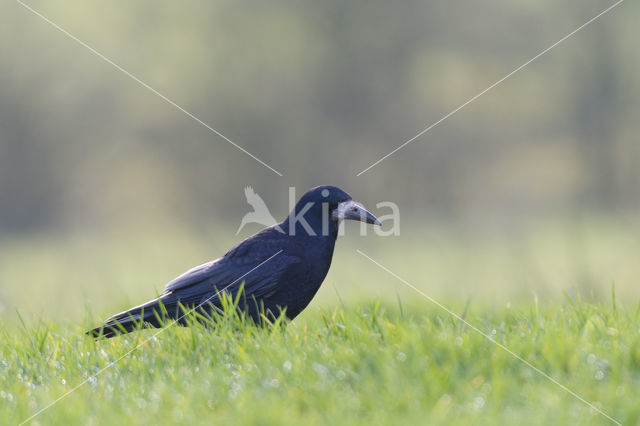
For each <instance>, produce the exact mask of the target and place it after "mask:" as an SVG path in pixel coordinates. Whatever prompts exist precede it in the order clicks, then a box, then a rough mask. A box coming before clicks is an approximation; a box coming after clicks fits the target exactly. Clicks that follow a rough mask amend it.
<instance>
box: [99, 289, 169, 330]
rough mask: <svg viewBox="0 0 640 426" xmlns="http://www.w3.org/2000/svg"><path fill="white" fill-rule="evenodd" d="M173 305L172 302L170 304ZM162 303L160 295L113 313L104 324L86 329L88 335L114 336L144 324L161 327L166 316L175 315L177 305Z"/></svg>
mask: <svg viewBox="0 0 640 426" xmlns="http://www.w3.org/2000/svg"><path fill="white" fill-rule="evenodd" d="M172 305H173V304H172ZM172 305H166V306H165V305H164V304H163V303H162V296H161V297H158V298H156V299H153V300H150V301H149V302H147V303H144V304H142V305H139V306H136V307H134V308H131V309H128V310H126V311H124V312H120V313H119V314H115V315H113V316H112V317H110V318H109V319H107V320H106V321H105V322H104V324H102V325H101V326H99V327H96V328H94V329H92V330H89V331H87V334H88V335H89V336H93V337H94V338H96V339H97V338H99V337H106V338H110V337H114V336H117V335H118V334H123V333H129V332H131V331H134V330H137V329H139V328H141V327H144V326H147V327H148V326H151V327H162V326H163V325H164V323H165V322H166V321H167V319H168V318H172V317H174V316H175V312H173V311H177V309H175V308H178V306H172Z"/></svg>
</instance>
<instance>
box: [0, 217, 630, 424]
mask: <svg viewBox="0 0 640 426" xmlns="http://www.w3.org/2000/svg"><path fill="white" fill-rule="evenodd" d="M234 229H235V228H234ZM431 229H432V231H425V230H424V229H422V230H421V229H419V228H414V229H413V230H412V232H411V233H408V232H407V233H405V234H403V236H402V238H401V239H395V240H394V239H390V238H377V237H376V236H375V235H370V236H367V237H364V238H355V237H353V236H350V235H347V236H345V237H342V238H341V239H340V241H339V242H338V245H337V248H336V253H335V256H334V262H333V266H332V269H331V271H330V273H329V275H328V277H327V279H326V280H325V283H324V284H323V286H322V288H321V290H320V292H319V294H318V295H317V297H316V298H315V299H314V301H313V302H312V303H311V305H310V306H309V308H308V309H307V310H306V311H305V312H304V313H303V314H302V315H300V316H299V317H298V318H296V320H295V321H293V322H291V323H289V324H288V325H287V326H286V327H284V328H282V327H276V328H269V329H258V328H256V327H253V326H246V325H244V324H242V323H241V322H239V321H238V320H237V319H235V320H234V319H232V318H227V319H226V320H225V321H224V322H223V323H222V324H219V325H217V326H215V327H208V328H206V327H202V326H198V327H195V328H191V329H184V328H180V327H171V328H169V329H167V330H166V331H163V332H162V333H161V334H158V335H157V336H155V337H153V338H152V339H151V340H150V341H148V342H147V343H146V344H145V345H144V346H141V347H140V348H138V349H136V350H135V351H134V352H132V353H130V354H128V355H127V356H125V357H123V358H122V359H121V360H119V361H117V362H116V363H115V364H114V365H113V367H110V368H108V369H106V370H105V371H104V372H102V373H100V374H97V376H96V377H95V379H94V378H91V377H93V375H96V373H97V372H99V371H100V370H101V369H103V368H104V367H106V366H108V365H109V364H110V363H111V362H113V361H116V360H118V359H119V358H120V357H121V356H123V355H125V354H127V353H128V352H129V351H130V350H132V349H134V348H136V347H137V345H139V344H140V343H143V342H145V341H146V339H149V338H150V337H151V336H153V333H154V332H153V331H149V330H145V331H141V332H139V333H135V334H132V335H129V336H124V337H118V338H115V339H111V340H108V341H99V342H94V341H93V340H91V339H90V338H88V337H86V336H85V335H84V334H83V332H84V331H85V330H86V329H88V328H89V327H92V326H95V325H96V324H99V322H100V320H102V319H104V318H105V317H106V316H108V315H109V314H112V313H114V312H117V311H120V310H122V309H124V308H127V307H129V306H132V305H134V304H138V303H141V302H144V301H146V300H148V299H150V298H152V297H153V296H154V295H155V293H156V292H158V291H160V290H161V289H162V286H163V284H164V283H165V282H167V281H168V280H170V279H171V278H173V277H174V276H176V275H178V274H179V273H181V272H182V271H184V270H185V269H187V268H189V267H190V266H193V265H194V264H197V263H198V262H201V261H206V260H208V259H211V258H214V257H216V256H218V255H220V254H222V253H224V251H225V249H227V248H228V247H230V246H231V245H232V243H233V242H234V241H235V240H238V239H239V238H241V237H242V236H240V237H236V236H233V235H226V234H224V233H222V232H220V231H219V230H214V229H212V230H208V231H202V232H199V233H198V234H192V233H183V232H176V231H173V232H170V231H164V230H163V232H158V231H156V232H150V233H127V232H125V231H122V232H117V233H113V234H101V235H93V236H92V235H85V236H82V235H71V234H70V235H67V236H49V237H43V236H34V237H33V238H31V237H24V236H22V237H20V238H16V239H11V238H4V239H3V240H2V241H0V383H1V386H0V424H16V423H19V422H21V421H24V420H26V419H28V418H29V417H30V416H31V415H33V414H34V413H36V412H38V410H40V409H42V408H44V407H46V406H47V405H48V404H50V403H51V402H53V401H55V400H56V399H57V398H58V397H60V396H61V395H64V394H65V393H66V392H69V391H70V390H72V389H74V387H75V386H77V385H79V384H81V383H83V382H85V381H86V383H85V384H84V385H82V386H81V387H79V388H78V389H77V390H76V391H74V392H72V393H71V394H70V395H68V396H67V397H65V398H64V399H62V400H61V401H59V402H58V403H56V404H55V405H53V406H52V407H51V408H49V409H47V410H46V411H44V412H42V413H41V414H40V415H38V416H37V417H36V418H35V419H33V422H34V424H43V425H48V424H65V425H66V424H114V423H115V424H153V423H156V424H176V423H183V424H193V423H195V424H211V423H214V424H283V423H284V424H301V423H304V424H333V423H343V424H344V423H349V424H352V423H355V424H372V423H373V424H379V423H385V424H398V423H405V424H452V425H457V424H460V425H463V424H464V425H468V424H545V425H546V424H580V425H582V424H614V423H613V422H612V421H611V420H609V419H607V417H605V416H603V415H602V414H600V413H598V411H597V410H596V409H594V408H591V407H589V406H588V405H587V404H585V403H584V402H582V401H580V400H579V399H577V398H576V397H575V396H573V395H571V394H569V393H568V392H567V391H565V390H563V389H562V388H561V387H559V386H558V385H557V384H554V383H553V382H551V381H550V380H549V379H548V378H545V377H544V376H542V375H541V374H539V373H538V372H536V371H534V370H532V369H531V368H530V367H529V366H527V365H526V364H525V363H523V362H522V361H520V360H518V359H517V358H515V357H514V356H513V355H511V354H509V353H507V352H506V351H505V350H504V349H502V348H500V347H499V346H497V345H496V344H494V343H492V342H491V341H489V340H487V339H486V338H485V337H483V336H482V335H480V334H479V333H477V332H476V331H475V330H474V329H472V328H471V327H469V326H467V325H465V324H463V323H462V322H461V321H459V320H458V319H456V318H454V317H452V316H451V315H449V314H448V313H447V312H446V311H444V310H442V309H441V308H439V307H438V306H436V305H434V304H433V303H431V302H429V301H428V300H427V299H425V298H423V297H422V296H420V295H419V294H418V293H416V292H414V291H413V290H411V289H410V288H408V287H407V286H405V285H404V284H402V282H400V281H399V280H397V279H396V278H394V277H393V276H391V275H389V274H387V273H386V272H384V271H382V270H381V269H379V268H378V267H377V266H376V265H374V264H372V263H371V262H370V261H369V260H367V259H366V258H364V257H363V256H361V255H360V254H358V253H357V252H356V249H360V250H362V251H363V252H365V253H367V255H370V256H371V257H372V258H374V259H375V260H376V261H379V262H381V263H382V264H384V265H385V267H388V268H389V269H390V270H392V271H394V273H397V274H398V275H399V276H401V277H402V278H403V279H406V280H407V281H408V282H410V283H412V284H413V285H415V286H416V287H418V288H420V289H421V290H422V291H424V292H425V293H427V294H429V295H430V296H432V297H434V298H436V299H437V300H438V301H441V302H443V304H444V305H446V306H447V307H449V308H450V309H451V310H452V311H453V312H454V313H456V314H459V315H462V316H464V318H465V319H466V320H467V321H469V323H470V324H472V325H473V326H475V327H478V329H479V330H480V331H482V332H483V333H486V334H487V335H488V336H491V337H492V338H493V339H495V340H496V341H497V342H500V343H502V344H504V345H506V346H507V347H508V348H509V349H510V350H512V351H513V352H514V353H515V354H517V355H518V356H520V357H522V358H523V359H524V360H526V361H528V362H530V363H531V364H533V365H535V366H536V367H538V368H540V369H541V370H542V371H544V372H546V373H548V374H549V375H550V376H551V377H553V378H554V379H556V380H557V381H558V382H559V383H561V384H563V385H565V386H567V387H568V388H569V389H571V390H572V391H574V392H575V393H576V394H578V395H580V396H581V397H583V398H584V399H585V400H587V401H589V402H591V403H593V405H594V406H595V407H597V408H598V409H600V410H602V411H603V412H605V413H606V414H607V415H609V416H611V417H613V418H614V419H616V420H617V421H619V422H620V423H622V424H625V425H627V424H640V405H639V404H638V398H637V390H638V389H640V305H638V295H639V291H638V286H637V282H638V281H637V277H638V276H640V264H638V262H637V252H638V246H639V240H638V238H637V237H636V236H635V235H634V234H633V233H630V232H628V229H629V228H628V227H627V226H626V223H616V222H615V221H599V220H595V221H590V222H588V223H586V224H575V223H574V224H571V225H566V224H565V225H562V226H560V225H558V226H549V227H542V228H540V227H538V228H536V229H534V230H532V231H531V232H529V231H526V230H524V231H521V232H520V233H518V234H511V235H510V236H509V237H508V238H507V237H505V238H501V237H487V236H482V237H478V238H473V237H469V236H465V235H463V234H460V233H453V232H448V231H437V232H436V231H433V229H439V228H437V227H432V228H431ZM612 283H615V292H616V293H617V296H614V295H613V294H612V291H611V290H612V286H613V285H612Z"/></svg>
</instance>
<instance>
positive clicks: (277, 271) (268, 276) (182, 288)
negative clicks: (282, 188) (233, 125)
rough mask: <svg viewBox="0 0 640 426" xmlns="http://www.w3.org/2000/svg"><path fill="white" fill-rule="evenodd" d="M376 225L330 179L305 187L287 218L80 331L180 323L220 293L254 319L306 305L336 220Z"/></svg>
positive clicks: (213, 307) (217, 303) (217, 302)
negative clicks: (328, 182) (143, 300)
mask: <svg viewBox="0 0 640 426" xmlns="http://www.w3.org/2000/svg"><path fill="white" fill-rule="evenodd" d="M344 219H351V220H358V221H362V222H366V223H370V224H375V225H380V221H379V220H378V219H377V218H376V217H375V216H374V215H373V214H371V213H370V212H368V211H367V210H366V209H365V208H364V207H362V206H360V205H359V204H357V203H356V202H354V201H353V200H352V198H351V196H350V195H349V194H347V193H346V192H344V191H343V190H341V189H340V188H337V187H335V186H328V185H325V186H318V187H316V188H312V189H310V190H309V191H307V192H306V193H305V194H304V195H303V196H302V197H301V198H300V200H299V201H298V202H297V203H296V205H295V207H294V208H293V210H292V211H291V213H289V215H288V216H287V218H286V219H285V220H284V221H283V222H281V223H279V224H276V225H273V226H270V227H267V228H265V229H263V230H262V231H260V232H258V233H257V234H255V235H253V236H251V237H249V238H247V239H245V240H244V241H242V242H240V243H239V244H237V245H236V246H235V247H233V248H231V250H229V251H228V252H227V253H226V254H225V255H224V256H222V257H220V258H218V259H215V260H212V261H210V262H207V263H203V264H202V265H199V266H196V267H194V268H192V269H190V270H188V271H187V272H185V273H183V274H182V275H180V276H179V277H177V278H175V279H174V280H172V281H170V282H169V283H168V284H167V285H166V287H165V288H164V293H163V294H162V295H160V296H159V297H157V298H156V299H153V300H151V301H149V302H147V303H144V304H142V305H139V306H136V307H134V308H131V309H128V310H126V311H124V312H121V313H119V314H116V315H113V316H112V317H110V318H109V319H107V320H106V321H105V322H104V324H103V325H101V326H99V327H96V328H94V329H93V330H89V331H88V332H87V334H89V335H91V336H93V337H95V338H98V337H100V336H102V337H113V336H115V335H117V334H119V333H120V332H123V331H125V332H130V331H133V330H135V329H137V328H138V325H139V324H140V323H143V324H144V325H146V326H152V327H161V326H163V325H164V324H165V321H164V320H163V319H173V320H176V321H177V322H178V324H180V325H188V321H187V320H186V318H185V317H186V315H185V314H186V313H187V312H188V311H189V310H195V311H196V312H198V313H201V314H203V315H206V316H210V315H212V314H215V313H216V312H219V310H220V309H221V308H222V304H223V292H224V293H227V295H229V296H231V297H233V298H234V299H235V298H236V296H238V293H239V292H240V291H242V293H240V296H241V297H240V298H239V299H238V300H240V303H239V304H238V307H237V309H239V310H242V311H244V312H245V313H246V314H247V315H248V317H250V318H251V319H252V320H253V321H254V322H256V323H260V321H261V315H265V314H267V315H269V316H270V317H272V318H274V317H278V316H279V315H281V314H282V313H284V315H286V317H287V318H289V319H293V318H295V317H296V316H297V315H298V314H299V313H300V312H302V310H303V309H304V308H306V307H307V305H308V304H309V302H311V299H313V296H314V295H315V294H316V292H317V291H318V289H319V288H320V285H321V284H322V281H323V280H324V278H325V276H326V275H327V272H328V271H329V267H330V265H331V259H332V257H333V249H334V246H335V242H336V237H337V236H338V227H339V224H340V222H341V221H342V220H344Z"/></svg>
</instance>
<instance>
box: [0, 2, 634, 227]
mask: <svg viewBox="0 0 640 426" xmlns="http://www.w3.org/2000/svg"><path fill="white" fill-rule="evenodd" d="M29 4H30V5H32V6H33V7H35V8H36V9H37V10H39V11H40V12H41V13H42V14H43V15H44V16H47V17H48V18H50V19H51V20H53V21H54V22H56V23H58V24H59V25H60V26H62V27H63V28H65V29H66V30H68V31H69V32H70V33H71V34H73V35H75V36H77V37H78V38H80V39H81V40H83V41H84V42H86V43H87V44H89V45H90V46H92V47H94V48H95V49H96V50H98V51H99V52H101V53H103V54H105V55H106V56H107V57H109V58H110V59H112V60H113V61H115V62H116V63H118V64H120V65H121V66H122V67H124V68H125V69H126V70H128V71H130V72H131V73H133V74H134V75H136V76H137V77H139V78H140V79H142V80H143V81H145V82H146V83H148V84H149V85H151V86H152V87H154V88H155V89H157V90H158V91H159V92H161V93H163V94H164V95H166V96H167V97H169V98H171V99H172V100H174V101H175V102H176V103H178V104H180V105H181V106H183V107H184V108H186V109H187V110H189V111H190V112H192V113H193V114H195V115H196V116H198V117H199V118H200V119H202V120H203V121H205V122H207V123H209V124H210V125H212V126H213V127H214V128H216V129H217V130H218V131H220V132H221V133H223V134H225V135H226V136H228V137H229V138H230V139H232V140H233V141H235V142H236V143H238V144H239V145H241V146H242V147H244V148H246V149H247V150H248V151H250V152H251V153H253V154H254V155H256V156H258V157H259V158H261V159H262V160H264V161H265V162H266V163H268V164H269V165H271V166H272V167H274V168H276V169H277V170H279V171H281V172H282V173H283V174H284V177H279V176H277V175H275V174H274V173H273V172H271V171H270V170H268V169H267V168H265V167H263V166H262V165H260V164H258V163H257V162H255V161H254V160H253V159H251V158H249V157H248V156H246V155H245V154H243V153H242V152H240V151H239V150H237V149H236V148H234V147H233V146H231V145H230V144H228V143H227V142H225V141H223V140H222V139H220V138H219V137H217V136H216V135H214V134H212V133H211V132H209V131H208V130H207V129H205V128H204V127H202V126H201V125H199V124H198V123H196V122H195V121H193V120H192V119H190V118H189V117H187V116H185V115H184V114H183V113H182V112H180V111H178V110H177V109H175V108H174V107H172V106H171V105H169V104H167V103H166V102H165V101H163V100H162V99H160V98H158V97H157V96H156V95H154V94H153V93H151V92H149V91H148V90H146V89H145V88H143V87H141V86H140V85H139V84H138V83H136V82H134V81H133V80H131V79H130V78H128V77H127V76H125V75H124V74H122V73H121V72H119V71H117V70H116V69H114V68H113V67H112V66H111V65H108V64H107V63H105V62H104V61H102V60H101V59H100V58H98V57H97V56H95V55H94V54H92V53H91V52H89V51H88V50H87V49H85V48H83V47H82V46H80V45H78V44H77V43H76V42H74V41H73V40H71V39H70V38H68V37H66V36H65V35H63V34H62V33H60V32H59V31H57V30H56V29H54V28H53V27H51V26H50V25H49V24H47V23H46V22H44V21H42V20H41V19H40V18H38V17H36V16H35V15H33V14H31V13H30V12H29V11H27V10H26V9H24V8H23V7H21V6H20V5H19V4H17V3H13V2H4V3H3V4H2V5H0V16H2V18H1V19H2V21H3V24H2V26H0V35H1V38H0V53H1V54H0V69H1V70H2V72H1V73H0V205H1V208H0V232H1V233H17V232H36V231H43V230H44V231H48V230H55V229H62V230H68V229H81V230H82V229H92V228H101V227H105V226H107V227H108V226H119V225H121V224H134V225H135V224H139V223H143V222H146V221H149V220H154V221H155V220H157V221H164V220H166V221H170V222H172V223H178V225H179V226H196V227H197V226H201V225H204V224H206V223H208V222H210V221H213V220H226V219H233V218H237V217H238V215H241V214H244V212H245V211H246V209H247V206H246V204H245V200H244V195H243V187H244V186H245V185H252V186H253V187H254V188H255V189H256V191H257V192H258V193H259V194H261V195H262V196H263V197H264V198H265V199H266V200H268V201H267V204H268V205H270V206H274V207H273V210H274V213H276V214H278V215H280V216H282V215H284V214H285V213H286V210H287V209H286V207H287V201H286V200H287V199H286V197H287V190H286V188H287V187H288V186H296V187H297V188H299V190H300V191H302V190H304V189H305V188H307V187H310V186H313V185H318V184H322V183H331V184H336V185H339V186H342V187H344V188H345V189H346V190H347V191H350V192H352V193H353V194H354V195H355V196H356V197H357V198H358V199H362V200H363V201H365V202H369V203H374V202H377V201H381V200H391V201H395V202H396V203H398V204H399V205H400V206H401V207H402V208H403V209H404V211H405V212H413V213H412V214H413V215H430V216H433V217H446V218H449V219H452V220H464V221H470V222H476V221H480V222H482V223H484V222H486V221H497V222H500V221H504V220H512V219H518V218H527V217H530V216H532V215H552V216H554V215H567V214H569V215H571V214H574V213H579V212H583V211H605V212H611V213H616V212H623V211H629V210H632V209H636V208H637V207H638V204H639V202H640V191H638V189H637V188H638V186H639V185H640V178H639V176H640V174H639V173H638V168H639V166H640V144H639V143H638V140H637V134H638V126H639V125H640V124H639V123H638V119H637V117H639V116H640V111H639V109H640V108H639V105H640V102H639V100H640V84H639V83H638V81H639V80H638V75H640V54H639V52H638V50H637V41H638V37H640V29H639V27H638V25H637V21H638V18H639V11H640V6H639V5H638V4H637V3H634V2H626V3H623V4H622V5H620V6H619V7H618V8H616V9H614V10H613V11H611V12H610V13H609V14H607V15H605V16H603V17H602V18H601V19H599V20H597V21H596V22H594V23H593V24H591V25H590V26H588V27H586V28H585V29H584V30H583V31H581V32H579V33H577V34H576V35H575V36H573V37H572V38H570V39H568V40H567V41H566V42H564V43H563V44H561V45H559V46H558V47H556V48H555V49H554V50H552V51H551V52H549V53H548V54H546V55H545V56H543V57H541V58H540V59H538V60H537V61H535V62H533V63H532V64H530V65H529V66H528V67H526V68H525V69H523V70H522V71H521V72H519V73H518V74H516V75H514V76H513V77H512V78H510V79H508V80H507V81H505V82H504V83H503V84H501V85H500V86H498V87H496V88H495V89H493V90H492V91H490V92H488V93H487V94H485V95H484V96H482V97H481V98H479V99H478V100H477V101H475V102H474V103H472V104H470V105H469V106H468V107H466V108H465V109H463V110H461V111H460V112H459V113H457V114H456V115H454V116H452V117H451V118H449V119H448V120H446V121H445V122H443V123H441V124H440V125H439V126H437V127H435V128H434V129H433V130H431V131H430V132H428V133H427V134H425V135H424V136H422V137H421V138H419V139H418V140H416V141H415V142H414V143H413V144H411V145H409V146H407V147H406V148H404V149H403V150H401V151H399V152H398V153H396V154H394V155H393V156H391V157H390V158H388V159H387V160H385V161H384V162H382V163H381V164H379V165H378V166H376V167H374V168H372V169H371V170H369V171H368V172H366V173H364V174H363V175H362V176H359V177H357V176H356V174H357V173H359V172H360V171H361V170H363V169H364V168H366V167H367V166H369V165H370V164H371V163H373V162H374V161H376V160H377V159H379V158H380V157H382V156H383V155H385V154H387V153H388V152H390V151H391V150H392V149H394V148H395V147H397V146H398V145H400V144H401V143H403V142H404V141H405V140H407V139H409V138H410V137H412V136H413V135H415V134H416V133H418V132H419V131H421V130H422V129H424V128H425V127H427V126H428V125H429V124H431V123H433V122H434V121H436V120H438V119H439V118H441V117H442V116H444V115H445V114H447V113H448V112H449V111H451V110H453V109H454V108H456V107H457V106H459V105H460V104H462V103H464V102H466V101H467V100H468V99H469V98H471V97H472V96H474V95H475V94H477V93H478V92H480V91H482V90H483V89H485V88H486V87H487V86H489V85H490V84H491V83H493V82H495V81H497V80H498V79H500V78H501V77H503V76H504V75H505V74H507V73H508V72H510V71H512V70H513V69H514V68H516V67H517V66H519V65H520V64H522V63H523V62H525V61H527V60H529V59H530V58H532V57H533V56H534V55H536V54H538V53H539V52H540V51H541V50H543V49H544V48H546V47H548V46H549V45H551V44H552V43H554V42H555V41H557V40H558V39H560V38H561V37H563V36H564V35H566V34H567V33H569V32H570V31H572V30H574V29H575V28H577V27H578V26H579V25H581V24H583V23H584V22H586V21H587V20H588V19H590V18H591V17H593V16H595V15H596V14H598V13H599V12H600V11H602V10H603V9H604V8H606V7H607V6H608V5H610V4H612V3H611V2H604V1H595V0H588V1H585V0H580V1H579V0H569V1H567V2H562V3H558V2H552V1H549V0H543V1H533V0H517V1H506V0H492V1H489V2H481V3H479V2H472V1H469V0H464V1H463V0H452V1H447V2H435V1H408V2H402V3H397V2H387V1H382V0H374V1H363V0H358V1H352V2H342V1H337V0H330V1H324V2H314V1H303V2H287V1H274V2H260V1H247V2H237V1H231V0H224V1H214V2H208V1H200V2H189V3H182V2H181V3H178V2H167V3H158V2H154V1H150V0H146V1H140V2H125V1H121V0H120V1H110V2H97V3H95V2H90V3H88V2H81V1H69V2H65V3H59V2H52V1H35V0H34V1H30V2H29Z"/></svg>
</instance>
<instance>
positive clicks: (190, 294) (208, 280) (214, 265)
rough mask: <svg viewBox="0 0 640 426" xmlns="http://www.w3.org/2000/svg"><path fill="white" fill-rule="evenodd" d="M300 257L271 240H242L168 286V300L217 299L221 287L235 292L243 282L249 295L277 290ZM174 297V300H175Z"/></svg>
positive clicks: (212, 301)
mask: <svg viewBox="0 0 640 426" xmlns="http://www.w3.org/2000/svg"><path fill="white" fill-rule="evenodd" d="M300 261H301V259H300V258H298V257H296V256H292V255H285V254H283V253H282V252H280V251H279V249H278V248H277V247H273V246H272V245H271V244H240V245H238V246H236V247H235V248H234V249H232V250H231V251H230V252H229V253H227V254H226V255H225V256H224V257H221V258H220V259H216V260H213V261H211V262H207V263H204V264H202V265H200V266H196V267H195V268H192V269H190V270H189V271H187V272H185V273H184V274H182V275H180V276H179V277H178V278H176V279H174V280H173V281H171V282H170V283H169V284H167V286H166V287H165V292H166V293H168V294H167V296H164V297H163V301H164V302H165V303H171V302H174V301H180V302H181V303H182V304H183V305H189V304H197V303H203V302H205V301H206V302H211V303H214V304H215V303H216V302H217V301H218V299H219V298H218V295H217V293H218V292H222V290H224V291H227V292H229V293H231V294H235V293H236V292H237V291H238V289H239V288H240V286H241V285H242V283H244V293H245V295H246V296H247V297H252V296H253V297H256V298H260V297H263V296H264V295H266V294H268V293H269V292H271V291H272V290H274V289H275V288H276V286H277V284H278V282H279V280H280V278H281V277H282V274H283V273H284V272H285V271H286V270H287V268H289V267H291V266H292V265H294V264H296V263H299V262H300ZM174 299H175V300H174Z"/></svg>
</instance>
